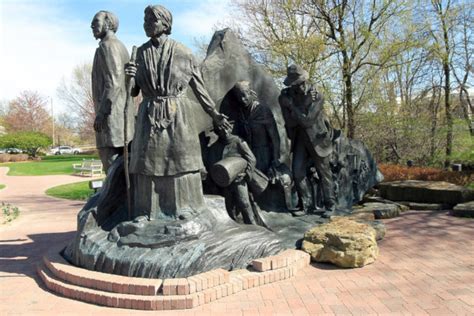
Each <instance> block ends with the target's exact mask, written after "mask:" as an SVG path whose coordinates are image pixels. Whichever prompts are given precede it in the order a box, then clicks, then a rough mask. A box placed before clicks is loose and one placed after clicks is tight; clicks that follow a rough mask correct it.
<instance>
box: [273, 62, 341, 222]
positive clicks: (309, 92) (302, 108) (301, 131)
mask: <svg viewBox="0 0 474 316" xmlns="http://www.w3.org/2000/svg"><path fill="white" fill-rule="evenodd" d="M308 79H309V76H308V73H307V72H306V71H305V70H304V69H302V68H301V67H300V66H297V65H291V66H290V67H288V71H287V77H286V78H285V81H284V82H283V83H284V84H285V86H287V87H288V88H285V89H283V90H282V91H281V94H280V97H279V102H280V106H281V109H282V113H283V118H284V119H285V127H286V131H287V133H288V137H289V138H290V140H291V151H292V153H293V159H292V171H293V178H294V181H295V185H296V191H297V193H298V199H299V204H300V212H296V213H295V215H303V212H304V213H308V212H309V211H311V209H313V208H315V207H316V205H314V203H313V199H312V194H311V189H310V185H309V181H308V179H307V169H308V167H309V166H310V165H314V166H315V167H316V170H317V174H318V176H319V179H320V184H321V187H322V192H323V201H324V206H325V208H326V212H325V213H324V214H323V216H325V217H329V216H330V215H332V213H333V211H334V209H335V202H336V201H335V197H334V188H333V181H332V175H331V169H330V165H329V155H330V154H331V152H332V143H331V128H330V126H329V122H328V121H327V119H326V117H325V115H324V112H323V103H324V99H323V96H322V95H321V94H319V93H318V92H317V91H316V89H315V88H314V87H313V86H312V85H310V84H309V83H308Z"/></svg>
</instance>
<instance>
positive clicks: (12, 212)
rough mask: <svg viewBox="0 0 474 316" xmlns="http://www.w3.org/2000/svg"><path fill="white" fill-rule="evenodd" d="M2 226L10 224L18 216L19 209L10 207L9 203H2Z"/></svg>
mask: <svg viewBox="0 0 474 316" xmlns="http://www.w3.org/2000/svg"><path fill="white" fill-rule="evenodd" d="M1 209H2V213H1V215H2V224H5V223H8V222H11V221H12V220H14V219H15V218H17V217H18V215H20V209H19V208H18V207H16V206H12V205H11V204H9V203H5V202H2V205H1Z"/></svg>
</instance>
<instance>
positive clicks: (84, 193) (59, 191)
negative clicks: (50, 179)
mask: <svg viewBox="0 0 474 316" xmlns="http://www.w3.org/2000/svg"><path fill="white" fill-rule="evenodd" d="M93 193H94V190H91V189H89V181H84V182H77V183H71V184H63V185H58V186H57V187H52V188H49V189H48V190H46V194H47V195H49V196H54V197H57V198H61V199H68V200H80V201H85V200H87V199H88V198H89V197H91V195H92V194H93Z"/></svg>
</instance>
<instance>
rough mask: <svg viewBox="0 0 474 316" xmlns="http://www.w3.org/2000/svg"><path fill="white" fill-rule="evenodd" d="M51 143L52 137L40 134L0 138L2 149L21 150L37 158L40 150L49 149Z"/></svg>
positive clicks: (14, 134)
mask: <svg viewBox="0 0 474 316" xmlns="http://www.w3.org/2000/svg"><path fill="white" fill-rule="evenodd" d="M51 143H52V140H51V137H49V136H47V135H45V134H42V133H38V132H18V133H11V134H6V135H3V136H1V137H0V146H1V147H5V148H7V147H13V148H20V149H23V150H26V151H27V152H28V154H30V155H31V156H33V157H36V153H37V152H38V150H40V149H41V148H46V147H48V146H49V145H51Z"/></svg>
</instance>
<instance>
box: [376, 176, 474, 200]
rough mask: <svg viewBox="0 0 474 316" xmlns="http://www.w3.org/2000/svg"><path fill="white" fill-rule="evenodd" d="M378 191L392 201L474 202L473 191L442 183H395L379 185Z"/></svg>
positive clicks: (417, 181) (415, 181) (410, 181)
mask: <svg viewBox="0 0 474 316" xmlns="http://www.w3.org/2000/svg"><path fill="white" fill-rule="evenodd" d="M379 189H380V194H381V196H382V197H383V198H385V199H388V200H392V201H408V202H418V203H439V204H449V205H456V204H459V203H464V202H468V201H471V200H474V190H469V189H467V188H465V187H462V186H459V185H456V184H452V183H448V182H443V181H419V180H406V181H395V182H387V183H380V184H379Z"/></svg>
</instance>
